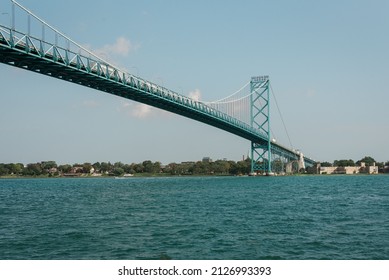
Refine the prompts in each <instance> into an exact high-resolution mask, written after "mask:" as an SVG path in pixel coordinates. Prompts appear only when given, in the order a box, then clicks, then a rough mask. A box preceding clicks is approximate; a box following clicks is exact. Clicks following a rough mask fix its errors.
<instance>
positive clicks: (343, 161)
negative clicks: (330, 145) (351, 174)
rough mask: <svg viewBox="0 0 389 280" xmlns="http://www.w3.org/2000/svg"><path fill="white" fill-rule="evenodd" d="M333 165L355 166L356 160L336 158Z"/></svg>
mask: <svg viewBox="0 0 389 280" xmlns="http://www.w3.org/2000/svg"><path fill="white" fill-rule="evenodd" d="M333 166H337V167H346V166H355V162H354V161H353V160H352V159H341V160H335V161H334V165H333Z"/></svg>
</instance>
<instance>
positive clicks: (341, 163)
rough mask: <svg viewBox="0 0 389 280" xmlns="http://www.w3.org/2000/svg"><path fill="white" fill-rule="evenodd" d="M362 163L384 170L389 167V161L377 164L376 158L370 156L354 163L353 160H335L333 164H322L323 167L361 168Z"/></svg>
mask: <svg viewBox="0 0 389 280" xmlns="http://www.w3.org/2000/svg"><path fill="white" fill-rule="evenodd" d="M361 162H364V163H365V164H366V166H373V165H374V164H375V165H377V166H378V167H379V168H384V167H385V166H389V161H387V162H385V163H384V162H376V161H375V159H374V158H372V157H370V156H365V157H364V158H362V159H360V160H358V161H356V162H354V161H353V160H352V159H340V160H335V161H334V162H333V163H330V162H321V166H322V167H331V166H333V167H346V166H359V165H361Z"/></svg>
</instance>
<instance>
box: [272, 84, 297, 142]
mask: <svg viewBox="0 0 389 280" xmlns="http://www.w3.org/2000/svg"><path fill="white" fill-rule="evenodd" d="M270 89H271V93H272V94H273V97H274V101H275V103H276V107H277V110H278V114H279V115H280V118H281V121H282V125H283V126H284V130H285V132H286V136H287V137H288V141H289V145H290V147H291V148H292V149H293V145H292V141H291V140H290V137H289V133H288V129H287V128H286V125H285V121H284V118H283V117H282V114H281V110H280V107H279V106H278V102H277V98H276V95H275V93H274V90H273V87H272V86H271V84H270Z"/></svg>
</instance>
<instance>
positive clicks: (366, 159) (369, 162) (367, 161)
mask: <svg viewBox="0 0 389 280" xmlns="http://www.w3.org/2000/svg"><path fill="white" fill-rule="evenodd" d="M361 162H364V163H365V164H366V166H373V165H374V163H375V162H376V161H375V159H374V158H372V157H368V156H366V157H364V158H363V159H361V160H358V161H357V164H358V165H361Z"/></svg>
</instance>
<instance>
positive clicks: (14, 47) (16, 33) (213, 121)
mask: <svg viewBox="0 0 389 280" xmlns="http://www.w3.org/2000/svg"><path fill="white" fill-rule="evenodd" d="M10 4H11V12H10V23H9V25H7V24H1V25H0V62H1V63H4V64H7V65H11V66H14V67H19V68H22V69H26V70H29V71H33V72H36V73H40V74H43V75H47V76H50V77H53V78H58V79H61V80H65V81H68V82H71V83H75V84H79V85H81V86H86V87H90V88H93V89H96V90H99V91H104V92H107V93H109V94H113V95H117V96H120V97H123V98H127V99H131V100H134V101H137V102H141V103H144V104H148V105H150V106H153V107H157V108H160V109H163V110H166V111H170V112H172V113H175V114H178V115H181V116H184V117H188V118H190V119H193V120H197V121H200V122H202V123H205V124H208V125H211V126H214V127H217V128H220V129H222V130H225V131H228V132H230V133H232V134H235V135H238V136H240V137H242V138H244V139H247V140H249V141H250V142H251V160H252V167H251V169H252V172H257V171H262V172H267V173H270V172H272V170H273V169H272V163H273V164H274V161H275V160H277V161H278V162H282V163H283V164H285V166H288V164H289V165H290V164H291V163H292V162H295V163H297V164H298V169H301V168H304V167H305V166H306V165H308V166H312V165H314V164H315V163H316V162H315V161H314V160H312V159H310V158H308V157H305V156H304V155H303V154H302V153H301V152H300V151H296V150H294V149H292V148H288V147H286V146H283V145H281V144H280V143H278V142H276V141H275V140H274V139H272V138H271V128H270V80H269V77H268V76H256V77H252V78H251V80H250V82H249V83H247V84H246V86H245V87H244V88H246V91H248V92H245V91H244V90H240V91H238V92H237V93H235V94H233V95H231V96H228V97H226V98H224V99H221V100H218V101H214V102H202V101H199V100H195V99H192V98H189V97H187V96H185V95H182V94H178V93H177V92H174V91H172V90H170V89H167V88H165V87H163V86H160V85H158V84H156V83H153V82H150V81H147V80H145V79H142V78H140V77H137V76H135V75H132V74H130V73H127V72H126V71H123V70H121V69H119V68H118V67H116V66H114V65H113V64H111V63H109V62H107V61H106V60H104V59H102V58H100V57H98V56H97V55H96V54H94V53H92V52H91V51H89V50H87V49H86V48H84V47H82V46H81V45H79V44H77V43H76V42H74V41H73V40H71V39H70V38H69V37H67V36H66V35H64V34H63V33H61V32H60V31H59V30H57V29H55V28H54V27H52V26H50V25H49V24H48V23H46V22H45V21H44V20H42V19H40V18H39V17H37V16H36V15H34V14H33V13H32V12H31V11H29V10H28V9H26V8H25V7H23V6H22V5H20V4H19V3H17V2H16V1H14V0H10ZM16 12H17V13H16ZM16 14H17V15H16ZM285 168H286V169H287V167H283V169H284V170H285ZM289 168H290V167H289Z"/></svg>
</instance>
